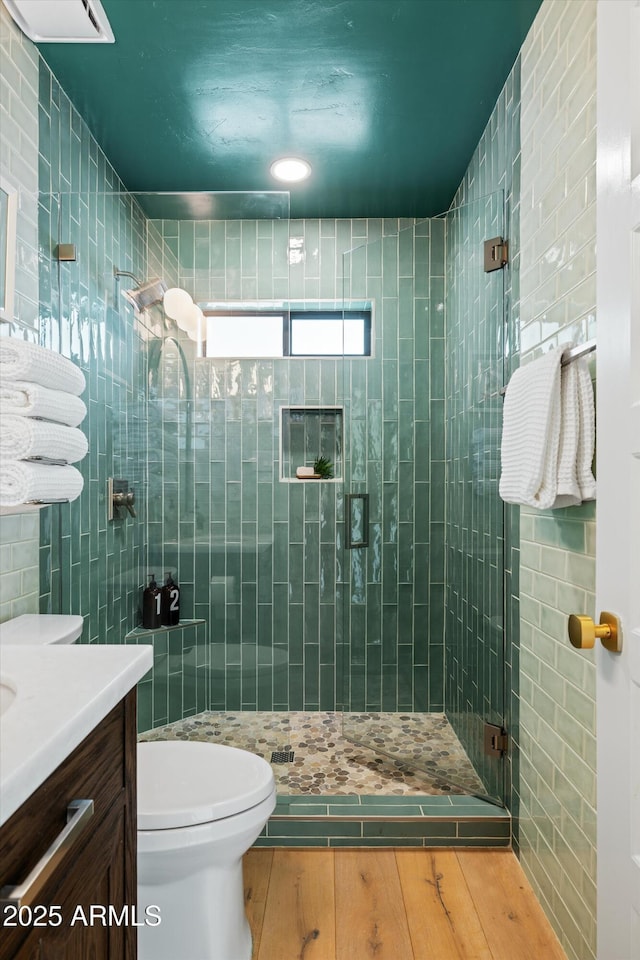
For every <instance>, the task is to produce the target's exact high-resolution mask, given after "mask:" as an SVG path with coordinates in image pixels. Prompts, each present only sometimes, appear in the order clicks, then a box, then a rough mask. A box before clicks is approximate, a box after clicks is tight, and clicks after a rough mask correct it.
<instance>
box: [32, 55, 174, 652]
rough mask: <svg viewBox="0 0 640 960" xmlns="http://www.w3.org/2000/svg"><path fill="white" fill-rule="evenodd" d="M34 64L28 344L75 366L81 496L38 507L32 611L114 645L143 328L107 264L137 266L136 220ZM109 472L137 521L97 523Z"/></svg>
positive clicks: (127, 608) (139, 447)
mask: <svg viewBox="0 0 640 960" xmlns="http://www.w3.org/2000/svg"><path fill="white" fill-rule="evenodd" d="M39 71H40V76H39V146H40V154H39V163H40V169H39V180H40V186H41V192H40V197H39V224H38V226H39V280H40V315H39V324H38V327H39V341H40V343H42V344H43V345H44V346H47V347H50V348H52V349H54V350H57V351H59V352H61V353H62V354H63V355H65V356H68V357H70V358H71V359H72V360H73V361H74V362H75V363H76V364H77V365H78V366H79V367H80V368H81V369H82V370H83V372H84V374H85V377H86V381H87V388H86V390H85V393H84V394H83V399H84V401H85V403H86V405H87V409H88V414H87V417H86V418H85V420H84V421H83V424H82V429H83V430H84V431H85V433H86V434H87V436H88V439H89V453H88V455H87V457H86V458H85V459H84V460H83V461H82V463H81V464H79V469H80V470H81V472H82V474H83V477H84V489H83V492H82V495H81V496H80V498H79V499H78V500H76V501H74V502H73V503H71V504H64V505H60V506H53V507H49V508H47V509H46V510H43V511H42V512H41V526H40V610H41V612H53V613H56V612H63V613H80V614H82V615H83V616H84V618H85V629H84V633H83V640H84V641H85V642H91V643H95V642H98V643H121V642H123V641H124V637H125V634H126V633H127V632H128V631H129V630H130V629H131V628H132V627H133V626H135V624H136V623H137V620H138V607H139V599H140V584H141V583H142V582H143V579H144V572H145V570H146V556H145V525H146V510H145V500H146V497H145V495H144V491H145V486H146V476H147V396H146V394H147V342H148V340H149V338H150V336H151V333H152V331H151V329H149V328H147V327H146V326H145V325H144V324H143V323H142V322H141V320H138V319H135V318H134V315H133V310H132V308H131V307H130V306H129V305H128V304H127V303H126V302H125V300H124V299H123V298H122V296H121V295H120V290H121V289H122V286H124V287H125V288H126V287H127V286H131V285H132V281H130V280H129V279H128V278H127V279H125V280H124V281H120V282H118V281H116V280H115V278H114V276H113V269H114V267H116V268H118V269H120V270H127V271H130V272H132V273H133V274H135V275H136V276H139V277H145V276H146V275H147V270H148V260H149V256H148V248H149V242H148V229H147V220H146V217H145V216H144V214H143V212H142V209H141V208H140V206H139V204H138V202H137V200H136V198H135V197H133V196H132V195H130V194H128V193H126V192H125V191H124V188H123V186H122V184H121V183H120V181H119V180H118V177H117V175H116V174H115V173H114V171H113V168H112V167H111V166H110V164H109V162H108V160H107V159H106V157H105V156H104V154H103V153H102V151H101V150H100V149H99V147H98V145H97V143H96V141H95V140H94V139H93V137H92V136H91V134H90V132H89V130H88V128H87V126H86V124H85V123H84V122H83V120H82V118H81V117H80V116H79V114H78V113H77V111H76V110H75V108H74V107H73V105H72V104H71V102H70V101H69V99H68V98H67V96H66V95H65V93H64V91H63V90H62V89H61V88H60V86H59V84H58V82H57V80H56V79H55V77H54V76H53V75H52V74H51V72H50V70H49V69H48V67H47V66H46V64H45V63H44V62H43V61H42V60H40V64H39ZM58 243H74V244H75V245H76V249H77V260H76V261H75V262H68V263H58V261H57V259H56V257H55V248H56V245H57V244H58ZM155 319H156V321H157V318H155ZM151 321H152V323H153V321H154V318H153V317H151ZM109 477H117V478H124V479H127V480H129V481H130V483H131V485H132V488H133V489H134V491H135V492H136V501H137V503H136V505H137V514H138V516H137V518H136V519H133V518H130V517H129V515H128V514H127V515H126V516H125V517H122V518H119V519H116V520H114V521H111V522H110V521H108V520H107V480H108V478H109Z"/></svg>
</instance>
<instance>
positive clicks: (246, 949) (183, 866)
mask: <svg viewBox="0 0 640 960" xmlns="http://www.w3.org/2000/svg"><path fill="white" fill-rule="evenodd" d="M82 626H83V619H82V617H79V616H67V615H60V614H23V615H22V616H20V617H16V618H15V619H13V620H8V621H6V622H5V623H3V624H0V645H1V644H25V645H32V646H37V645H42V644H51V643H74V642H75V641H76V640H77V639H78V638H79V637H80V635H81V633H82ZM275 805H276V788H275V780H274V777H273V770H272V769H271V767H270V765H269V764H268V763H267V761H266V760H263V759H262V757H258V756H256V755H255V754H253V753H249V752H248V751H247V750H238V749H237V748H236V747H226V746H222V745H221V744H217V743H200V742H193V741H184V740H155V741H153V742H151V743H139V744H138V911H137V917H138V918H139V922H141V923H142V925H139V926H138V958H139V960H250V958H251V931H250V929H249V924H248V923H247V918H246V916H245V911H244V889H243V882H242V857H243V855H244V854H245V853H246V851H247V850H248V849H249V847H250V846H251V844H252V843H253V842H254V840H255V839H256V837H257V836H258V835H259V833H260V831H261V830H262V828H263V827H264V825H265V824H266V822H267V820H268V819H269V817H270V816H271V814H272V813H273V810H274V807H275ZM150 906H154V907H156V908H157V909H156V910H153V911H149V912H148V913H147V908H148V907H150ZM140 918H144V919H142V920H140ZM158 918H159V921H160V922H159V923H157V922H156V921H157V919H158Z"/></svg>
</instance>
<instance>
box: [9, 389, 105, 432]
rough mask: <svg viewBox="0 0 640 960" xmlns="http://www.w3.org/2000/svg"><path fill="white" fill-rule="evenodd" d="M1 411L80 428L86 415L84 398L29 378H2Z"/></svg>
mask: <svg viewBox="0 0 640 960" xmlns="http://www.w3.org/2000/svg"><path fill="white" fill-rule="evenodd" d="M0 413H2V414H7V413H12V414H15V415H17V416H20V417H43V418H44V419H46V420H55V421H56V422H57V423H65V424H66V425H67V426H68V427H77V426H78V424H80V423H82V421H83V420H84V418H85V417H86V415H87V408H86V406H85V404H84V400H81V399H80V397H74V396H73V395H72V394H70V393H64V392H63V391H62V390H49V388H48V387H42V386H40V384H39V383H28V382H27V381H26V380H4V381H2V380H0Z"/></svg>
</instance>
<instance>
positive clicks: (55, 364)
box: [0, 337, 86, 397]
mask: <svg viewBox="0 0 640 960" xmlns="http://www.w3.org/2000/svg"><path fill="white" fill-rule="evenodd" d="M0 377H2V378H3V379H8V380H30V381H33V382H34V383H39V384H41V385H42V386H43V387H49V389H50V390H64V392H65V393H72V394H73V395H74V396H76V397H79V396H80V394H81V393H82V392H83V390H84V388H85V387H86V382H85V379H84V374H83V372H82V370H79V369H78V367H76V365H75V364H74V363H72V362H71V360H68V359H67V358H66V357H63V356H62V355H61V354H59V353H55V352H54V351H53V350H47V349H46V348H45V347H40V346H38V344H37V343H29V342H28V341H27V340H17V339H16V338H15V337H0Z"/></svg>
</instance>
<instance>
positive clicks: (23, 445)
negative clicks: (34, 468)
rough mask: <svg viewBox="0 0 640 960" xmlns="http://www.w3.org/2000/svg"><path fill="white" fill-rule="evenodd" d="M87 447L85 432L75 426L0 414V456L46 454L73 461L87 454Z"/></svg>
mask: <svg viewBox="0 0 640 960" xmlns="http://www.w3.org/2000/svg"><path fill="white" fill-rule="evenodd" d="M88 446H89V444H88V443H87V438H86V437H85V435H84V433H83V432H82V430H78V429H77V428H76V427H65V426H63V425H62V424H61V423H46V422H45V421H44V420H33V419H32V418H31V417H16V416H13V415H10V416H1V415H0V456H2V457H6V458H7V459H8V460H26V459H27V458H29V457H46V458H47V459H48V460H64V462H65V463H76V462H77V461H78V460H82V458H83V457H84V456H86V453H87V449H88Z"/></svg>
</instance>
